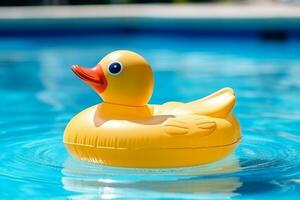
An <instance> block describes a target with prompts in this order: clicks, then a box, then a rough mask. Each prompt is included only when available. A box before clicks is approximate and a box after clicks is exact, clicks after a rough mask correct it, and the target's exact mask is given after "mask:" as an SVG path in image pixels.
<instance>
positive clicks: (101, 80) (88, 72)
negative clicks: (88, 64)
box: [71, 65, 107, 93]
mask: <svg viewBox="0 0 300 200" xmlns="http://www.w3.org/2000/svg"><path fill="white" fill-rule="evenodd" d="M71 69H72V71H73V72H74V73H75V74H76V75H77V76H78V77H79V78H80V79H81V80H83V81H84V82H85V83H86V84H88V85H89V86H91V87H92V88H93V89H94V90H96V92H98V93H101V92H103V91H104V90H105V88H106V86H107V80H106V78H105V76H104V73H103V69H102V67H101V66H100V65H96V66H95V67H93V68H91V69H89V68H85V67H81V66H79V65H73V66H72V67H71Z"/></svg>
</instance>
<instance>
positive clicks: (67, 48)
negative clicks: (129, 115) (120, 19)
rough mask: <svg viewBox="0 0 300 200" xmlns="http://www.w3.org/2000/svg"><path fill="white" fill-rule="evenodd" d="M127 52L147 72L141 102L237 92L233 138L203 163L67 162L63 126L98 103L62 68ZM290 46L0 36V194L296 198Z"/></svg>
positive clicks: (295, 69) (298, 56) (297, 136)
mask: <svg viewBox="0 0 300 200" xmlns="http://www.w3.org/2000/svg"><path fill="white" fill-rule="evenodd" d="M116 49H130V50H133V51H137V52H139V53H140V54H142V55H143V56H144V57H145V58H146V59H147V60H148V61H149V62H150V63H151V65H152V67H153V69H154V72H155V91H154V94H153V97H152V99H151V103H163V102H166V101H170V100H173V101H174V100H176V101H183V102H187V101H191V100H195V99H198V98H201V97H203V96H206V95H208V94H210V93H212V92H214V91H216V90H218V89H220V88H222V87H227V86H229V87H232V88H234V89H235V91H236V95H237V105H236V107H235V110H234V113H235V114H236V116H237V118H238V119H239V121H240V123H241V126H242V130H243V140H242V143H241V144H240V146H239V147H238V149H237V150H236V152H235V153H234V154H233V155H231V156H229V157H227V158H225V159H224V160H221V161H218V162H216V163H213V164H209V165H203V166H196V167H191V168H179V169H125V168H113V167H105V166H100V165H94V164H89V163H85V162H81V161H77V160H75V159H73V158H72V157H71V156H70V155H69V154H68V153H67V151H66V150H65V148H64V145H63V143H62V136H63V130H64V127H65V125H66V124H67V122H68V121H69V120H70V119H71V118H72V116H74V115H75V114H76V113H78V112H79V111H81V110H82V109H84V108H86V107H89V106H91V105H94V104H96V103H98V102H99V101H100V99H99V98H98V96H97V95H96V94H95V93H94V92H93V91H92V90H91V89H90V88H88V87H87V86H86V85H85V84H83V83H82V82H81V81H80V80H79V79H78V78H76V77H75V76H74V75H73V74H72V73H71V71H70V69H69V67H70V65H71V64H81V65H85V66H93V65H94V64H96V63H97V61H98V60H99V59H100V58H101V57H102V56H104V55H105V54H106V53H109V52H110V51H113V50H116ZM299 126H300V41H299V40H287V41H278V42H276V41H273V42H272V41H262V40H259V39H257V38H248V39H247V38H242V39H238V38H236V39H234V38H230V39H228V38H227V39H226V38H219V39H218V38H197V37H191V38H186V37H181V36H172V37H166V36H149V35H146V34H145V35H143V34H140V35H125V36H120V35H119V36H99V37H94V36H88V35H87V36H81V37H75V36H74V37H67V36H64V37H58V36H56V37H38V38H34V37H27V38H20V37H19V38H18V37H16V38H9V37H6V38H0V196H1V197H0V199H32V198H36V199H43V198H54V199H59V198H61V199H66V198H70V199H97V198H102V199H120V198H121V199H144V198H145V199H170V198H175V199H296V198H297V197H299V196H300V131H299Z"/></svg>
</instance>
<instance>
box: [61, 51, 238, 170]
mask: <svg viewBox="0 0 300 200" xmlns="http://www.w3.org/2000/svg"><path fill="white" fill-rule="evenodd" d="M72 69H73V71H74V72H75V74H76V75H78V76H79V77H80V78H81V79H82V80H83V81H84V82H86V83H87V84H88V85H90V86H91V87H92V88H93V89H94V90H95V91H96V92H97V93H98V94H99V95H100V96H101V97H102V99H103V103H100V104H98V105H95V106H92V107H90V108H88V109H86V110H84V111H82V112H80V113H79V114H78V115H76V116H75V117H74V118H73V119H72V120H71V121H70V122H69V124H68V125H67V127H66V129H65V133H64V143H65V146H66V148H67V149H68V151H69V152H70V153H71V154H72V155H73V156H75V157H76V158H78V159H80V160H85V161H89V162H94V163H99V164H104V165H110V166H122V167H143V168H163V167H185V166H193V165H199V164H205V163H209V162H213V161H216V160H219V159H221V158H223V157H225V156H227V155H229V154H230V153H231V152H233V151H234V149H235V148H236V147H237V145H238V144H239V142H240V139H241V131H240V126H239V124H238V122H237V120H236V119H235V117H234V116H233V115H232V109H233V107H234V104H235V95H234V92H233V90H232V89H231V88H224V89H221V90H219V91H218V92H216V93H214V94H212V95H210V96H208V97H205V98H203V99H200V100H196V101H193V102H189V103H179V102H168V103H165V104H162V105H149V104H147V103H148V101H149V99H150V97H151V95H152V90H153V74H152V70H151V68H150V66H149V64H148V63H147V62H146V60H145V59H144V58H143V57H141V56H140V55H138V54H136V53H133V52H130V51H115V52H112V53H110V54H108V55H107V56H105V57H104V58H103V59H102V60H101V61H100V62H99V64H97V65H96V67H94V68H92V69H88V68H83V67H79V66H78V65H75V66H73V67H72Z"/></svg>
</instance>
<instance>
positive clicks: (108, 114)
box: [96, 102, 153, 120]
mask: <svg viewBox="0 0 300 200" xmlns="http://www.w3.org/2000/svg"><path fill="white" fill-rule="evenodd" d="M96 114H97V116H99V117H100V118H102V119H119V120H122V119H124V120H126V119H145V118H151V117H152V114H153V108H152V107H151V106H149V105H145V106H127V105H120V104H114V103H108V102H103V103H100V104H99V105H98V107H97V111H96Z"/></svg>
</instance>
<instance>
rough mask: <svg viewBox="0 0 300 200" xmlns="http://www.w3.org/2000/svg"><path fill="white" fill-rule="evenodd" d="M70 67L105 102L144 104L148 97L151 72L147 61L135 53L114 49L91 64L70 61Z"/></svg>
mask: <svg viewBox="0 0 300 200" xmlns="http://www.w3.org/2000/svg"><path fill="white" fill-rule="evenodd" d="M72 70H73V72H74V73H75V74H76V75H77V76H78V77H79V78H80V79H82V80H83V81H84V82H85V83H87V84H88V85H89V86H91V87H92V88H93V89H94V90H95V91H96V92H97V93H98V94H99V96H100V97H101V98H102V99H103V101H104V102H106V103H112V104H118V105H126V106H144V105H146V104H147V103H148V101H149V99H150V98H151V95H152V91H153V73H152V70H151V67H150V65H149V64H148V62H147V61H146V60H145V59H144V58H143V57H142V56H140V55H138V54H137V53H134V52H131V51H126V50H120V51H114V52H112V53H110V54H108V55H106V56H105V57H104V58H103V59H102V60H101V61H100V62H99V63H98V64H97V65H96V66H95V67H93V68H84V67H81V66H78V65H73V66H72Z"/></svg>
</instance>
